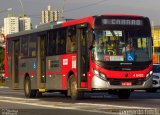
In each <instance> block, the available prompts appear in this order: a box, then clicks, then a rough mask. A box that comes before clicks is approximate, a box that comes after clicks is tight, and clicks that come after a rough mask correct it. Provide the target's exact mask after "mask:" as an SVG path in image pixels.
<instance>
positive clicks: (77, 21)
mask: <svg viewBox="0 0 160 115" xmlns="http://www.w3.org/2000/svg"><path fill="white" fill-rule="evenodd" d="M86 22H87V23H89V24H90V26H91V27H93V22H94V21H93V16H90V17H86V18H82V19H75V20H71V21H67V22H64V23H62V26H63V27H66V26H72V25H78V24H82V23H86Z"/></svg>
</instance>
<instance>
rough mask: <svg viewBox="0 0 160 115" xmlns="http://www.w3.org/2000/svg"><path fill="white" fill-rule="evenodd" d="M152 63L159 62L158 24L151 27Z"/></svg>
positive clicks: (159, 33)
mask: <svg viewBox="0 0 160 115" xmlns="http://www.w3.org/2000/svg"><path fill="white" fill-rule="evenodd" d="M152 37H153V63H160V26H154V27H152Z"/></svg>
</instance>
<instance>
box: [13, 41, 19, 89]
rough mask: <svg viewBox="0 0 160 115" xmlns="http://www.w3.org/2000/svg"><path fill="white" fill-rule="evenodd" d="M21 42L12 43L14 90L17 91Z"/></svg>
mask: <svg viewBox="0 0 160 115" xmlns="http://www.w3.org/2000/svg"><path fill="white" fill-rule="evenodd" d="M19 49H20V42H19V40H16V41H13V42H12V88H13V89H17V88H18V87H19V69H18V68H19V59H18V58H19V52H20V50H19Z"/></svg>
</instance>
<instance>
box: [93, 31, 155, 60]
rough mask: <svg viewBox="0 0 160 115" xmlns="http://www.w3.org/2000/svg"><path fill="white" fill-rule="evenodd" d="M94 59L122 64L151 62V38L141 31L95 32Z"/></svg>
mask: <svg viewBox="0 0 160 115" xmlns="http://www.w3.org/2000/svg"><path fill="white" fill-rule="evenodd" d="M93 59H94V60H96V61H121V62H145V61H151V59H152V40H151V37H150V36H149V35H147V33H145V32H143V31H141V30H130V31H129V30H108V29H107V30H95V42H94V48H93Z"/></svg>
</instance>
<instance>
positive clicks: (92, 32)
mask: <svg viewBox="0 0 160 115" xmlns="http://www.w3.org/2000/svg"><path fill="white" fill-rule="evenodd" d="M6 56H7V58H6V60H7V61H6V62H5V65H7V66H6V76H7V79H6V82H7V83H8V84H9V85H10V87H11V88H13V89H24V93H25V96H26V97H29V98H31V97H36V96H37V95H39V94H41V93H44V92H47V91H48V92H57V91H58V92H62V93H63V94H65V95H67V96H71V98H72V99H80V98H82V97H83V96H84V93H85V92H95V91H105V92H107V91H109V92H110V93H114V94H117V95H118V96H119V98H129V96H130V92H131V91H133V90H134V89H145V88H149V87H151V86H152V38H151V28H150V23H149V19H148V18H146V17H142V16H133V15H101V16H91V17H87V18H83V19H77V20H72V21H68V22H63V23H61V24H53V23H49V24H48V25H46V26H45V27H44V28H43V27H41V28H38V29H35V30H30V31H27V32H21V33H17V34H13V35H10V36H9V37H8V39H7V52H6Z"/></svg>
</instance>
